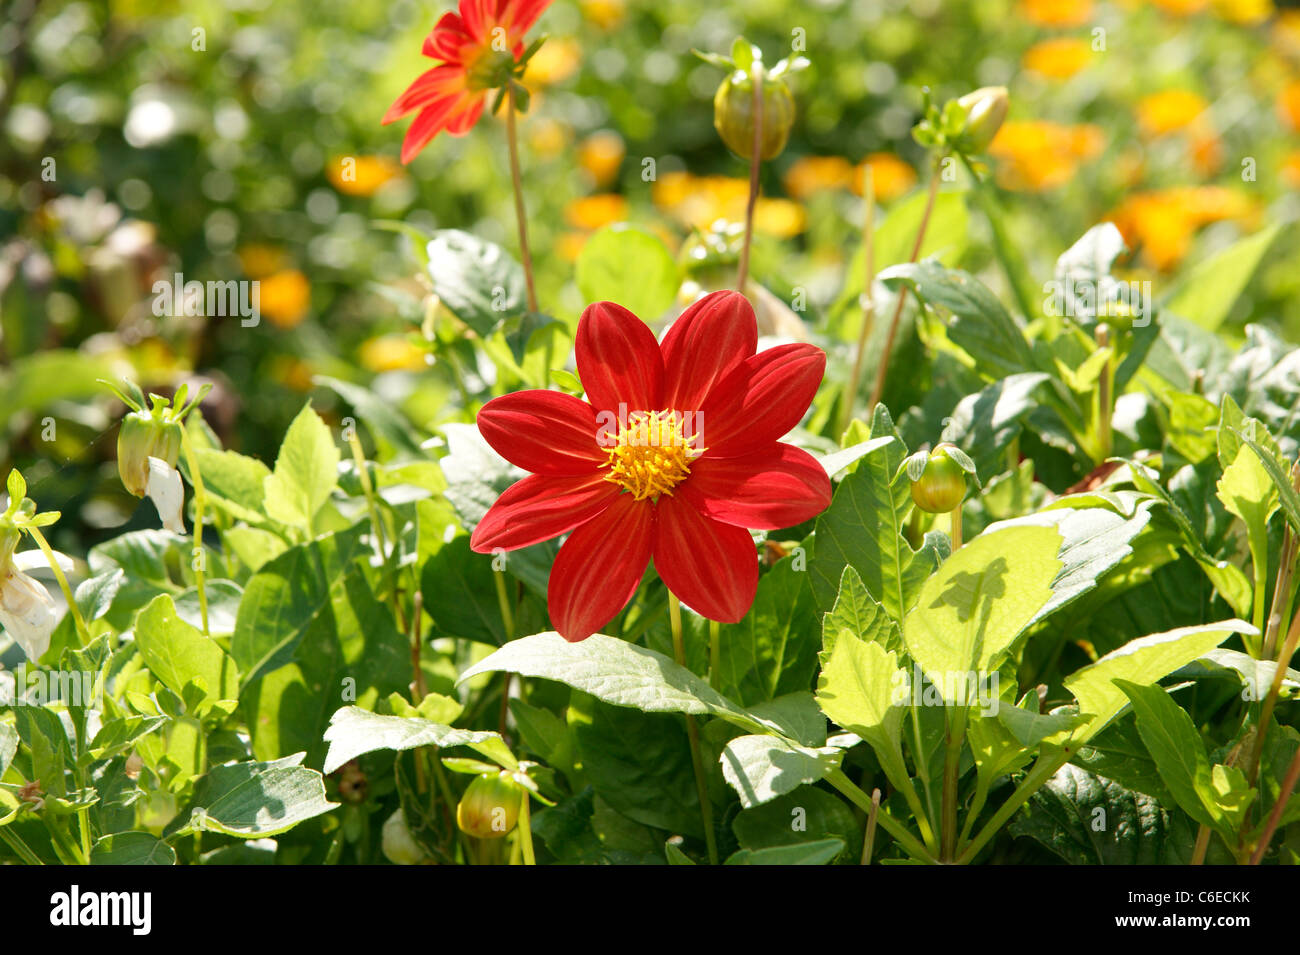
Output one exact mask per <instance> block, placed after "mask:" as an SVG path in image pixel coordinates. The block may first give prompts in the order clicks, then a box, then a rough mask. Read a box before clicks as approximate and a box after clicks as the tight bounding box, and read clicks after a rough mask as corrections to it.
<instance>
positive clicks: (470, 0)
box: [460, 0, 497, 44]
mask: <svg viewBox="0 0 1300 955" xmlns="http://www.w3.org/2000/svg"><path fill="white" fill-rule="evenodd" d="M496 11H497V4H496V0H460V18H461V20H462V21H464V23H465V30H466V32H468V33H469V34H470V35H471V36H472V37H474V39H476V40H478V41H479V42H480V43H483V44H486V43H487V41H488V40H489V39H491V38H490V37H489V36H488V30H489V29H491V28H492V27H493V26H495V25H496Z"/></svg>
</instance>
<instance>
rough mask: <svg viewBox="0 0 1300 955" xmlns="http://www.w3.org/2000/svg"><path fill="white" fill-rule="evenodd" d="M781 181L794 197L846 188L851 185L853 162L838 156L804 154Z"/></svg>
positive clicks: (804, 197)
mask: <svg viewBox="0 0 1300 955" xmlns="http://www.w3.org/2000/svg"><path fill="white" fill-rule="evenodd" d="M781 182H782V183H783V184H784V185H785V191H786V192H788V193H789V194H790V195H791V196H793V197H794V198H796V199H807V198H808V197H809V196H811V195H813V194H814V193H817V192H823V191H827V190H836V189H848V188H849V187H851V186H852V185H853V164H852V163H850V162H849V161H848V160H847V159H843V158H841V157H840V156H804V157H803V158H802V159H798V160H796V161H795V162H794V163H793V164H792V165H791V166H790V168H789V169H787V170H786V172H785V176H784V177H782V179H781Z"/></svg>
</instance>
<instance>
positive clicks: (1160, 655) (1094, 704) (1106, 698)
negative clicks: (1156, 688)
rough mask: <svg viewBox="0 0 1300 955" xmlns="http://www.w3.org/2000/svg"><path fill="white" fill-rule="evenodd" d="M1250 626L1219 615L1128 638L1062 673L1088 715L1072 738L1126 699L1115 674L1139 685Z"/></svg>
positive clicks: (1081, 737) (1092, 729) (1091, 730)
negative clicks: (1217, 619)
mask: <svg viewBox="0 0 1300 955" xmlns="http://www.w3.org/2000/svg"><path fill="white" fill-rule="evenodd" d="M1255 632H1256V631H1255V628H1254V627H1252V626H1251V625H1250V624H1248V623H1245V622H1244V621H1241V620H1224V621H1221V622H1219V623H1210V624H1202V625H1200V626H1194V627H1181V628H1179V629H1177V630H1169V631H1166V632H1165V633H1153V634H1150V635H1148V636H1145V637H1139V638H1137V639H1136V640H1131V641H1129V642H1128V643H1126V644H1124V646H1122V647H1120V648H1119V649H1118V650H1114V651H1112V652H1110V653H1108V654H1106V655H1105V656H1104V657H1102V658H1101V659H1100V660H1098V661H1097V662H1096V663H1093V664H1090V665H1089V666H1086V667H1084V668H1083V669H1082V670H1078V671H1077V672H1075V673H1072V674H1071V675H1070V676H1068V677H1066V678H1065V688H1066V689H1067V690H1069V691H1070V692H1071V693H1073V694H1074V697H1075V699H1076V700H1078V701H1079V712H1080V713H1081V714H1082V715H1084V716H1088V717H1091V719H1090V720H1089V722H1088V723H1087V724H1086V725H1084V726H1083V727H1081V728H1079V729H1076V730H1074V731H1073V732H1072V733H1071V734H1070V738H1071V739H1072V742H1073V743H1075V744H1080V743H1083V742H1086V741H1087V740H1088V739H1089V738H1091V737H1093V736H1095V735H1097V733H1099V732H1101V730H1102V729H1103V728H1104V727H1105V726H1106V725H1107V724H1108V723H1110V721H1111V720H1113V719H1114V718H1115V717H1116V716H1118V715H1119V713H1120V710H1122V709H1123V708H1124V707H1125V705H1126V704H1127V703H1128V697H1127V696H1125V694H1124V691H1123V690H1121V689H1120V688H1119V687H1118V686H1117V685H1116V683H1115V681H1116V680H1128V681H1129V682H1131V683H1137V684H1139V685H1142V684H1150V683H1155V682H1156V681H1158V680H1162V679H1164V678H1165V677H1167V676H1168V675H1169V674H1170V673H1173V672H1174V671H1175V670H1177V669H1178V668H1179V667H1181V666H1185V665H1186V664H1188V663H1191V662H1192V661H1193V660H1197V659H1200V658H1201V657H1203V656H1205V654H1207V653H1208V652H1209V651H1211V650H1213V649H1214V648H1215V647H1217V646H1218V645H1219V644H1221V643H1222V642H1223V641H1224V640H1226V639H1228V636H1229V634H1233V633H1255Z"/></svg>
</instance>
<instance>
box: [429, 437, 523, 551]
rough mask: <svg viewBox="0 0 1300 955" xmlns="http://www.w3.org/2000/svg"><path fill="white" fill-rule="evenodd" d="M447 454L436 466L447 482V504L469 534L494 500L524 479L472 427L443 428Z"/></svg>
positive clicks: (519, 472)
mask: <svg viewBox="0 0 1300 955" xmlns="http://www.w3.org/2000/svg"><path fill="white" fill-rule="evenodd" d="M440 430H441V431H442V433H443V434H444V435H446V437H447V454H446V456H445V457H443V458H442V459H441V460H440V461H439V462H438V463H439V464H440V465H441V466H442V473H443V476H444V477H445V478H446V479H447V490H446V495H447V500H449V501H451V505H452V507H454V508H455V509H456V515H457V516H458V517H459V518H460V521H461V526H462V527H464V529H465V530H466V531H473V530H474V528H475V527H477V526H478V522H479V521H481V520H483V515H484V514H486V513H487V512H488V508H490V507H491V506H492V505H493V504H495V503H496V500H497V498H498V497H500V496H501V494H502V493H503V492H504V491H505V490H506V488H508V487H510V485H512V484H514V483H515V482H516V481H518V480H520V479H521V478H523V477H524V472H523V471H521V470H519V469H518V468H516V467H515V466H514V465H512V464H511V463H510V462H509V461H507V460H506V459H505V458H503V457H501V455H499V454H497V453H496V452H495V451H494V450H492V448H491V446H490V445H488V443H487V442H486V441H484V440H483V436H482V435H481V434H479V430H478V428H477V427H475V426H474V425H472V424H458V423H455V422H452V423H449V424H444V425H442V426H441V428H440Z"/></svg>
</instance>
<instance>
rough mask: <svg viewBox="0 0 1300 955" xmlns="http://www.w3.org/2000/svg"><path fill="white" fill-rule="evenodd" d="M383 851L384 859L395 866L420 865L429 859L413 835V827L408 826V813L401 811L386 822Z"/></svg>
mask: <svg viewBox="0 0 1300 955" xmlns="http://www.w3.org/2000/svg"><path fill="white" fill-rule="evenodd" d="M383 850H384V858H386V859H387V860H388V861H389V862H391V863H392V864H393V865H419V864H420V863H421V862H424V861H425V859H427V858H428V853H427V852H425V851H424V849H423V848H422V847H421V846H420V844H419V843H418V842H416V841H415V837H414V836H412V835H411V827H410V826H408V825H407V824H406V813H404V812H403V811H402V810H401V809H398V810H397V812H395V813H393V814H392V815H391V816H389V817H388V819H387V821H385V822H384V829H383Z"/></svg>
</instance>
